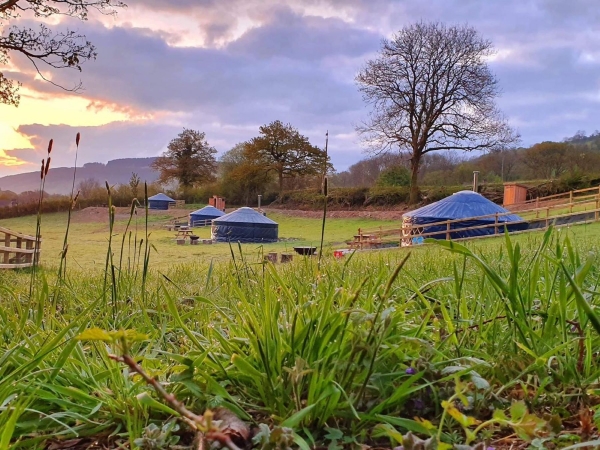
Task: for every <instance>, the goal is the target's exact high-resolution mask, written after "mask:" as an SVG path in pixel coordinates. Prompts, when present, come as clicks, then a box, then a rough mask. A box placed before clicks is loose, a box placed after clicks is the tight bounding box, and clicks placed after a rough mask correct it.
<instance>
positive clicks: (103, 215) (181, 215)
mask: <svg viewBox="0 0 600 450" xmlns="http://www.w3.org/2000/svg"><path fill="white" fill-rule="evenodd" d="M130 211H131V210H130V208H128V207H119V208H115V220H116V221H119V220H127V219H128V218H129V213H130ZM137 213H138V216H139V217H143V215H144V214H145V212H144V209H138V210H137ZM189 213H190V211H188V210H187V209H169V210H160V209H149V210H148V214H149V215H150V216H168V217H169V219H168V220H173V219H181V220H184V219H187V217H188V215H189ZM71 220H72V221H73V222H74V223H108V208H107V207H104V206H90V207H89V208H84V209H82V210H79V211H73V215H72V217H71Z"/></svg>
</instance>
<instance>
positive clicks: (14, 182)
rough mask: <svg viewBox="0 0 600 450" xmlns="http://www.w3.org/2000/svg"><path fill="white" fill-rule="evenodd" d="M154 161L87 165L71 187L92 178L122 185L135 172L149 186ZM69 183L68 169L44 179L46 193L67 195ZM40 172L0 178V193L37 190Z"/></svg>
mask: <svg viewBox="0 0 600 450" xmlns="http://www.w3.org/2000/svg"><path fill="white" fill-rule="evenodd" d="M154 159H155V158H124V159H114V160H112V161H108V162H107V163H106V164H102V163H87V164H84V165H83V167H78V168H77V175H76V179H75V185H76V186H77V184H78V183H79V182H80V181H82V180H87V179H96V180H98V181H100V182H101V183H102V184H104V181H108V183H109V184H111V185H114V184H126V183H128V182H129V179H130V178H131V173H132V172H135V173H137V174H138V175H139V176H140V178H141V180H142V182H144V181H147V182H148V183H152V182H154V181H156V180H157V179H158V173H157V172H155V171H154V170H152V169H151V168H150V164H152V161H154ZM72 182H73V168H72V167H57V168H54V169H52V168H51V169H50V171H49V173H48V178H47V179H46V187H45V191H46V192H48V193H50V194H68V193H69V192H71V185H72ZM39 186H40V173H39V172H38V171H36V172H27V173H20V174H17V175H8V176H5V177H1V178H0V190H3V191H5V190H10V191H13V192H15V193H17V194H19V193H21V192H25V191H34V190H37V189H39Z"/></svg>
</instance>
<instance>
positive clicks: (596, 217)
mask: <svg viewBox="0 0 600 450" xmlns="http://www.w3.org/2000/svg"><path fill="white" fill-rule="evenodd" d="M599 199H600V195H596V208H595V209H596V210H595V211H594V222H598V209H600V208H599V207H598V203H600V202H599Z"/></svg>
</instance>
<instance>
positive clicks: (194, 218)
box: [190, 206, 225, 227]
mask: <svg viewBox="0 0 600 450" xmlns="http://www.w3.org/2000/svg"><path fill="white" fill-rule="evenodd" d="M224 215H225V213H224V212H223V211H221V210H219V209H217V208H215V207H214V206H205V207H204V208H201V209H199V210H197V211H194V212H193V213H190V226H191V227H203V226H205V225H210V221H211V220H213V219H217V218H219V217H222V216H224Z"/></svg>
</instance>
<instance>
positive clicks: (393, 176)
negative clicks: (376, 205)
mask: <svg viewBox="0 0 600 450" xmlns="http://www.w3.org/2000/svg"><path fill="white" fill-rule="evenodd" d="M376 184H377V186H409V185H410V172H409V171H408V169H407V168H406V167H403V166H394V167H390V168H389V169H386V170H384V171H383V172H381V175H379V178H378V179H377V183H376Z"/></svg>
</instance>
